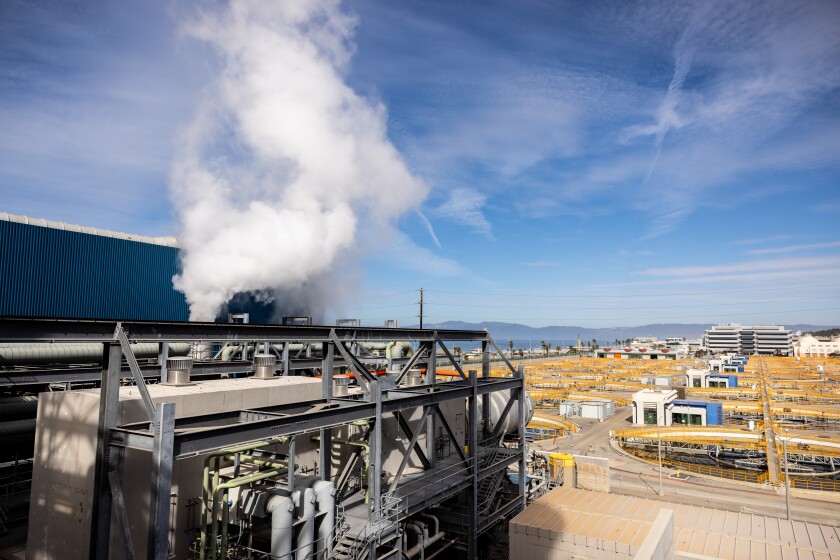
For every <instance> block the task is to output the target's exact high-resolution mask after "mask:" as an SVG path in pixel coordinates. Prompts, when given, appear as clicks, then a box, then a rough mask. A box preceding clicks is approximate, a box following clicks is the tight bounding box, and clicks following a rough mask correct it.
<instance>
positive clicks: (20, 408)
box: [0, 396, 38, 420]
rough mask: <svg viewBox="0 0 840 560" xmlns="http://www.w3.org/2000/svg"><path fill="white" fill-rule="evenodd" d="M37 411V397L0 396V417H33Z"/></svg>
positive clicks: (10, 418)
mask: <svg viewBox="0 0 840 560" xmlns="http://www.w3.org/2000/svg"><path fill="white" fill-rule="evenodd" d="M37 413H38V397H35V396H25V397H3V398H0V418H2V419H3V420H20V419H30V418H35V416H36V415H37Z"/></svg>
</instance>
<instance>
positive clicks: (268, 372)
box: [254, 354, 277, 379]
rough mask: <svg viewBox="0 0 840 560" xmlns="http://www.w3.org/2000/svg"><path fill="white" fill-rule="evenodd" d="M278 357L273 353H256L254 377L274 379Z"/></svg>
mask: <svg viewBox="0 0 840 560" xmlns="http://www.w3.org/2000/svg"><path fill="white" fill-rule="evenodd" d="M276 368H277V358H276V357H275V356H274V355H273V354H254V379H273V378H274V370H275V369H276Z"/></svg>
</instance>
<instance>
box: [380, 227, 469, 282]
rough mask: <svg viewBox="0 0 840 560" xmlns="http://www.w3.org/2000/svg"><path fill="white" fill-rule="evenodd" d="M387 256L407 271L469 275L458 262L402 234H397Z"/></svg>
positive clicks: (443, 274) (439, 274)
mask: <svg viewBox="0 0 840 560" xmlns="http://www.w3.org/2000/svg"><path fill="white" fill-rule="evenodd" d="M386 255H387V258H388V259H389V261H392V262H395V263H396V264H397V265H399V266H400V267H401V268H403V269H406V270H413V271H416V272H422V273H423V274H430V275H432V276H442V277H448V276H450V277H451V276H467V275H469V272H468V271H467V269H465V268H464V267H463V266H462V265H461V264H460V263H458V262H457V261H454V260H452V259H447V258H446V257H442V256H440V255H438V254H436V253H434V252H432V251H430V250H428V249H426V248H425V247H421V246H419V245H417V244H416V243H415V242H414V241H412V239H411V238H410V237H408V236H407V235H405V234H404V233H401V232H396V233H395V239H394V241H393V243H392V244H391V247H390V249H389V251H388V252H387V253H386Z"/></svg>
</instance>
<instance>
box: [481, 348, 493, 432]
mask: <svg viewBox="0 0 840 560" xmlns="http://www.w3.org/2000/svg"><path fill="white" fill-rule="evenodd" d="M488 347H489V344H488V343H487V341H486V340H483V341H482V342H481V377H482V379H490V352H489V348H488ZM490 427H491V426H490V394H489V393H487V394H484V395H481V433H482V436H481V439H485V438H487V437H488V436H489V432H490Z"/></svg>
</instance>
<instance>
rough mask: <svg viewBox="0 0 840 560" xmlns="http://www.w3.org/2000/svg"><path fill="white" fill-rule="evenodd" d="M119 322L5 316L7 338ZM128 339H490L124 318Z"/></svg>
mask: <svg viewBox="0 0 840 560" xmlns="http://www.w3.org/2000/svg"><path fill="white" fill-rule="evenodd" d="M116 326H117V321H98V320H75V319H73V320H70V319H19V318H5V319H2V320H0V341H2V342H36V341H66V342H108V341H112V340H114V330H115V329H116ZM122 326H123V328H124V329H125V331H126V332H127V333H128V338H129V339H130V340H132V341H136V342H175V341H185V342H205V341H232V342H236V341H238V342H269V343H274V342H295V341H300V342H307V341H309V342H326V341H328V340H329V339H330V331H331V330H335V333H336V335H337V336H338V337H339V338H340V339H342V340H347V341H348V342H351V341H362V340H368V341H382V342H388V341H391V340H431V339H432V337H433V335H434V333H435V332H436V333H437V336H438V337H439V338H440V339H442V340H451V341H454V340H464V341H480V340H484V339H485V337H486V336H487V333H486V332H484V331H469V330H437V331H431V330H423V329H399V328H377V327H331V326H293V325H256V324H241V323H238V324H234V323H195V322H181V323H177V322H155V321H122Z"/></svg>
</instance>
